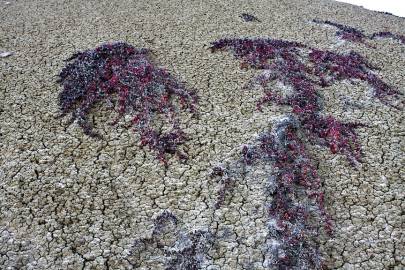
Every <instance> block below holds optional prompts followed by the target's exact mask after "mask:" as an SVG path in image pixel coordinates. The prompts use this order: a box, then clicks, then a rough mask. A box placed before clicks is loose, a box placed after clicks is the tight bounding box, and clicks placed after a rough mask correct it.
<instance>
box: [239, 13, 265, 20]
mask: <svg viewBox="0 0 405 270" xmlns="http://www.w3.org/2000/svg"><path fill="white" fill-rule="evenodd" d="M240 17H241V18H242V19H243V20H244V21H245V22H261V21H260V20H259V19H258V18H256V17H255V16H253V15H250V14H248V13H242V14H241V15H240Z"/></svg>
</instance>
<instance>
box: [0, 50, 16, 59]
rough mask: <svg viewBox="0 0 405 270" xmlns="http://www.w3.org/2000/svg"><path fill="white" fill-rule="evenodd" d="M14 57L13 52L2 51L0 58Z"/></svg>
mask: <svg viewBox="0 0 405 270" xmlns="http://www.w3.org/2000/svg"><path fill="white" fill-rule="evenodd" d="M12 55H14V53H13V52H6V51H0V58H6V57H9V56H12Z"/></svg>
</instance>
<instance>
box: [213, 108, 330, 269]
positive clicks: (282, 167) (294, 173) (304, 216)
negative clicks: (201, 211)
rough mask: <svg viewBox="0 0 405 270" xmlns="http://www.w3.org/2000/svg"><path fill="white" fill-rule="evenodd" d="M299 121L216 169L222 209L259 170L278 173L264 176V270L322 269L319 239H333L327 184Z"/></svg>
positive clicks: (282, 124) (277, 127)
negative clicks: (243, 180)
mask: <svg viewBox="0 0 405 270" xmlns="http://www.w3.org/2000/svg"><path fill="white" fill-rule="evenodd" d="M304 139H305V135H304V134H302V131H301V127H300V126H299V121H298V120H297V119H296V117H295V116H293V115H288V116H286V117H284V118H282V119H279V120H277V121H275V122H274V123H272V128H271V129H270V130H269V131H267V132H264V133H262V134H260V135H259V136H258V138H256V139H254V140H253V141H252V142H251V143H249V144H246V145H243V146H242V148H241V155H240V159H239V160H236V161H235V162H234V163H231V164H228V165H227V166H217V167H214V168H213V171H212V173H211V177H214V178H217V179H218V182H219V186H220V187H219V190H218V193H217V200H216V204H215V208H216V209H218V208H221V207H222V206H223V205H224V204H225V201H226V199H227V196H228V195H230V194H231V193H232V191H233V190H234V189H235V187H236V186H237V185H238V180H239V179H241V178H245V177H246V176H247V175H248V174H249V173H254V171H255V168H256V166H258V165H270V166H272V167H273V169H272V170H268V171H265V172H264V173H262V174H261V176H260V177H261V178H263V179H262V180H263V183H264V188H265V194H266V198H269V200H268V201H266V202H264V203H265V205H266V211H267V213H268V221H267V228H268V234H267V237H266V244H265V247H264V251H265V252H264V263H263V264H264V266H265V267H267V268H269V269H322V268H323V267H324V261H323V259H322V256H321V254H320V252H319V241H318V238H319V237H320V236H321V235H323V234H325V233H326V235H331V234H332V221H331V219H330V217H329V216H328V215H327V213H326V210H325V206H324V193H323V192H322V191H321V181H320V178H319V176H318V173H317V170H316V167H315V165H314V164H313V160H312V158H311V156H310V155H309V154H308V152H307V150H306V147H305V143H304V142H305V141H304Z"/></svg>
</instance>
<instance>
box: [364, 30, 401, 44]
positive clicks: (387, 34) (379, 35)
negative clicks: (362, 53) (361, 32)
mask: <svg viewBox="0 0 405 270" xmlns="http://www.w3.org/2000/svg"><path fill="white" fill-rule="evenodd" d="M370 38H371V39H376V38H392V39H394V40H397V41H399V42H401V44H404V45H405V36H404V35H399V34H394V33H391V32H378V33H374V34H372V35H371V37H370Z"/></svg>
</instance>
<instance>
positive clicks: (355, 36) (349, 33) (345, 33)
mask: <svg viewBox="0 0 405 270" xmlns="http://www.w3.org/2000/svg"><path fill="white" fill-rule="evenodd" d="M312 22H314V23H317V24H323V25H330V26H333V27H336V28H337V29H338V31H337V32H336V36H337V37H339V38H340V39H342V40H345V41H349V42H358V43H365V40H367V39H369V40H370V39H378V38H380V39H383V38H391V39H393V40H396V41H399V42H400V43H401V44H405V36H404V35H400V34H394V33H391V32H377V33H373V34H371V35H366V34H364V32H363V31H362V30H358V29H356V28H354V27H350V26H346V25H343V24H339V23H335V22H332V21H328V20H325V21H324V20H317V19H314V20H312Z"/></svg>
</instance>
